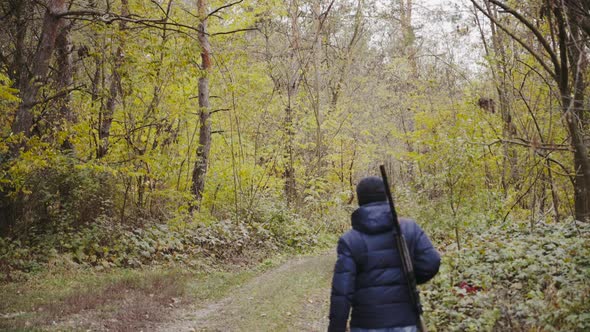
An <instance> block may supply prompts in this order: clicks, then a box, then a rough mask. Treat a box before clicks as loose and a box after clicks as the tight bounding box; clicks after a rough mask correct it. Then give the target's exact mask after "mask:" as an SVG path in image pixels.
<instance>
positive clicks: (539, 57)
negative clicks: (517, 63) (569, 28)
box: [471, 0, 560, 81]
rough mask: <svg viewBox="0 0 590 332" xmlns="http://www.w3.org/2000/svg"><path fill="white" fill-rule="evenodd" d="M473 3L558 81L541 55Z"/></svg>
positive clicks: (552, 54)
mask: <svg viewBox="0 0 590 332" xmlns="http://www.w3.org/2000/svg"><path fill="white" fill-rule="evenodd" d="M471 2H472V3H473V5H474V6H475V7H476V8H477V9H478V10H479V11H480V12H481V13H482V14H484V15H485V16H487V18H489V19H490V21H492V22H494V24H495V25H496V26H498V27H499V28H500V29H502V31H504V32H506V34H508V35H509V36H510V37H512V38H513V39H514V40H516V42H517V43H519V44H520V45H522V47H524V48H525V49H526V50H527V51H528V52H529V53H530V54H531V55H532V56H533V57H534V58H535V59H536V60H537V61H538V62H539V64H540V65H541V66H542V67H543V69H545V70H546V71H547V73H549V75H551V77H552V78H553V79H555V80H556V81H557V75H556V74H555V71H554V70H551V68H549V65H547V63H545V60H543V58H542V57H541V55H539V54H538V53H537V52H535V50H533V49H532V47H531V46H530V45H528V44H526V43H525V42H524V41H523V40H522V39H520V38H518V37H517V36H516V35H515V34H514V33H512V32H511V31H510V30H508V28H506V27H505V26H504V25H503V24H501V23H500V22H498V20H496V19H495V18H494V17H493V16H492V15H490V13H488V12H487V11H485V10H484V9H483V8H482V7H481V6H480V5H479V4H478V3H477V1H476V0H471ZM551 56H552V59H553V57H554V56H555V54H554V53H553V52H552V53H551ZM559 68H560V67H559V63H558V66H557V67H556V69H559Z"/></svg>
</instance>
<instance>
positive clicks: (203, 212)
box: [0, 0, 590, 330]
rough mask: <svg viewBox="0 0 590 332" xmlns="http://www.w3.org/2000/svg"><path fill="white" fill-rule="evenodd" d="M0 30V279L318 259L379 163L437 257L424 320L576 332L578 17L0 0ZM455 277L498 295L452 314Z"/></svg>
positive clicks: (582, 170) (248, 3) (395, 8)
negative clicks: (306, 256) (60, 267)
mask: <svg viewBox="0 0 590 332" xmlns="http://www.w3.org/2000/svg"><path fill="white" fill-rule="evenodd" d="M0 18H1V19H0V45H1V46H0V108H1V110H2V112H1V113H0V137H1V139H0V174H1V176H0V234H1V237H0V269H1V271H2V272H3V274H2V278H3V281H4V282H19V281H21V280H26V279H27V278H29V277H30V275H34V274H35V273H36V272H38V271H42V270H44V269H46V268H47V267H48V266H51V265H52V264H59V263H56V262H63V261H67V262H70V263H72V264H79V265H83V266H87V267H89V268H104V269H110V268H118V267H132V268H137V267H141V266H146V265H153V264H180V265H182V266H185V267H187V268H195V269H198V268H199V266H200V264H204V263H203V261H205V262H209V263H211V264H214V263H215V262H217V263H219V262H233V263H236V262H237V263H240V262H249V261H257V260H259V259H260V258H261V257H265V255H268V254H269V253H270V252H273V251H277V250H279V251H296V252H302V251H306V250H310V248H315V247H318V246H320V247H326V246H333V245H334V243H335V242H334V238H335V236H337V235H339V234H341V233H342V232H343V231H344V230H346V229H347V228H348V227H349V226H348V220H349V213H350V212H351V211H352V210H353V209H354V207H355V197H354V196H355V193H354V186H355V184H356V182H357V181H358V180H359V179H360V178H362V177H364V176H367V175H376V174H377V169H378V165H379V164H382V163H384V164H385V165H386V167H387V169H388V171H389V174H390V177H391V182H392V183H393V186H394V188H393V189H394V196H395V198H396V203H397V206H398V208H399V209H400V213H401V214H404V215H408V216H411V217H414V218H416V219H417V220H418V221H419V223H420V224H421V225H422V226H423V227H424V228H425V229H426V230H427V231H428V233H429V234H431V236H432V237H433V239H434V240H435V242H436V244H437V247H439V248H441V250H442V251H443V252H444V253H445V264H446V265H445V266H446V267H445V269H446V270H444V273H445V275H446V276H447V277H448V278H446V277H444V278H440V280H441V281H439V282H435V284H434V285H433V286H431V287H433V290H430V291H426V298H427V299H429V301H432V302H433V303H439V305H441V307H440V308H438V309H432V308H431V310H438V311H436V312H437V313H438V314H440V317H439V318H438V320H437V321H436V322H435V321H434V320H433V321H432V323H431V324H436V326H437V327H439V328H443V330H445V329H446V328H448V329H451V327H455V328H456V329H459V330H465V329H468V324H474V325H469V326H471V328H475V330H477V329H478V328H481V327H482V326H487V327H488V328H497V329H499V330H502V328H507V327H506V326H510V328H511V329H516V327H515V326H520V327H522V328H523V329H524V328H525V327H526V328H531V327H538V326H541V327H542V329H545V330H552V329H554V330H555V329H560V328H564V329H569V330H576V329H579V330H583V329H585V328H589V327H590V316H589V315H588V314H584V312H586V313H587V312H588V311H589V310H588V303H589V302H588V293H589V292H588V289H589V288H588V287H589V285H588V282H587V280H588V278H587V277H588V273H589V272H588V270H589V268H588V267H589V266H590V261H589V260H588V258H587V257H589V256H588V253H589V252H590V248H589V247H588V244H587V243H585V242H586V241H585V239H587V238H588V236H589V235H590V228H589V227H588V219H589V218H590V154H589V152H588V147H589V145H590V136H589V118H588V117H589V114H588V112H589V109H590V97H589V92H590V91H589V88H588V82H589V80H590V67H589V61H590V57H589V51H590V4H588V3H587V2H585V1H582V0H579V1H576V0H526V1H506V2H505V1H500V0H472V1H454V2H446V1H443V2H440V3H439V2H436V1H421V0H391V1H389V0H387V1H374V0H355V1H353V0H350V1H349V0H339V1H334V0H331V1H330V0H285V1H275V0H261V1H257V0H237V1H234V2H232V1H229V2H226V1H216V0H214V1H211V0H194V1H193V0H2V1H1V2H0ZM575 220H577V221H575ZM479 236H482V237H484V238H485V239H486V240H485V241H483V242H484V243H485V244H484V243H482V239H481V238H479ZM490 245H492V246H493V245H496V247H493V248H491V247H489V246H490ZM553 245H555V247H553ZM548 246H549V247H548ZM519 248H520V249H522V251H521V250H520V249H519ZM531 248H537V249H534V250H533V249H531ZM558 249H559V250H558ZM556 250H557V251H556ZM490 257H492V258H493V257H497V260H493V259H492V258H490ZM548 257H549V258H548ZM584 257H586V258H584ZM490 259H492V261H489V260H490ZM482 262H487V263H490V264H491V265H490V264H487V263H482ZM523 262H524V263H523ZM207 264H208V263H207ZM486 264H487V265H486ZM494 264H496V265H494ZM497 264H500V265H502V264H508V265H506V266H505V268H500V269H499V268H498V265H497ZM511 264H512V265H511ZM519 264H520V265H519ZM523 264H524V265H523ZM543 264H545V265H543ZM502 266H503V265H502ZM549 267H550V268H549ZM529 268H530V271H529V270H528V269H529ZM498 269H499V270H498ZM515 270H520V271H527V273H525V274H524V275H522V276H520V277H519V275H520V274H517V273H516V272H514V271H515ZM494 271H495V272H494ZM498 271H500V272H498ZM502 271H503V272H502ZM539 271H543V273H545V274H539V273H540V272H539ZM490 276H492V277H490ZM486 278H488V279H486ZM489 278H491V279H489ZM519 278H521V279H522V280H523V281H521V282H515V280H520V279H519ZM535 278H538V279H535ZM556 278H557V279H556ZM559 278H562V279H563V280H561V279H559ZM464 279H468V280H469V282H471V283H473V284H477V285H478V286H477V287H479V288H480V289H489V290H492V289H494V287H499V288H501V287H504V286H505V287H507V288H510V287H512V286H511V285H514V284H515V283H520V288H516V289H515V290H514V292H513V293H510V292H506V293H501V292H490V293H487V295H485V296H488V297H487V298H486V299H487V300H485V301H488V302H485V301H484V300H481V299H480V300H479V302H478V303H479V304H473V303H471V304H469V305H467V307H468V308H470V309H468V310H475V311H474V312H471V311H469V312H467V313H465V312H463V313H460V311H458V309H457V306H459V307H461V306H463V307H465V303H463V302H461V301H464V300H465V301H466V300H467V298H463V297H460V298H458V297H457V296H454V297H453V296H451V295H449V294H450V293H448V292H447V293H445V291H448V290H449V289H454V290H457V289H459V291H460V292H461V291H465V289H466V288H464V287H463V288H461V287H459V288H457V284H458V282H459V280H464ZM565 279H567V280H568V283H567V284H568V286H567V287H568V288H562V287H565V285H564V284H565ZM495 280H501V282H499V283H498V284H495ZM560 280H561V281H560ZM502 282H505V283H506V284H504V286H502ZM494 285H495V286H494ZM453 287H454V288H453ZM499 288H498V289H499ZM468 290H469V289H468ZM584 290H585V291H584ZM551 292H554V293H551ZM560 292H561V293H560ZM477 293H478V294H479V295H477V296H484V295H481V294H480V293H481V292H477ZM445 294H446V295H445ZM551 294H554V296H553V295H551ZM455 295H456V294H455ZM444 296H447V297H446V298H445V297H444ZM514 296H517V297H514ZM518 296H521V297H522V298H519V297H518ZM552 296H553V297H552ZM507 298H508V299H512V300H514V299H517V300H518V299H526V300H523V301H522V302H526V303H527V304H526V305H524V309H522V308H520V309H518V308H517V307H518V306H517V307H514V306H510V305H508V306H502V303H505V302H502V301H506V299H507ZM453 299H454V300H453ZM517 300H515V301H517ZM529 300H530V301H532V302H529ZM449 301H450V302H449ZM453 301H455V302H453ZM489 301H491V302H489ZM535 301H537V302H535ZM459 302H461V303H459ZM441 303H444V305H442V304H441ZM531 303H532V304H531ZM547 305H552V306H554V308H555V310H554V311H552V312H551V313H550V314H547V315H548V316H547V317H545V316H543V317H541V318H540V317H539V315H541V314H540V312H542V308H545V307H546V306H547ZM490 308H492V309H490ZM521 309H522V310H524V312H525V313H526V315H523V314H522V312H520V313H519V311H518V310H521ZM478 310H479V311H478ZM535 310H538V312H536V311H535ZM535 312H536V313H535ZM533 313H535V314H533ZM461 315H463V316H461ZM519 315H520V316H519ZM525 316H526V317H525ZM532 316H533V318H534V319H532V320H531V317H532ZM541 316H542V315H541ZM437 317H438V316H437ZM469 317H470V318H469ZM473 317H475V318H473ZM468 318H469V319H471V318H473V319H474V320H473V321H470V320H469V319H468ZM429 324H430V323H429ZM453 324H455V325H453ZM466 324H467V325H466ZM486 324H487V325H486ZM506 324H511V325H506ZM512 324H514V325H512ZM474 326H475V327H474ZM445 327H446V328H445Z"/></svg>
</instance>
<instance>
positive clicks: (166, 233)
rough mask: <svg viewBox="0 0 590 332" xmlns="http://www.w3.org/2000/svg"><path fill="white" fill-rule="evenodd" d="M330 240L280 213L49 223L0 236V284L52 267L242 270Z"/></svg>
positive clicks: (294, 216)
mask: <svg viewBox="0 0 590 332" xmlns="http://www.w3.org/2000/svg"><path fill="white" fill-rule="evenodd" d="M320 226H321V224H320ZM333 240H334V236H332V235H329V232H327V231H326V230H325V229H323V228H322V227H319V226H317V225H314V223H313V222H311V221H309V220H307V219H304V218H302V217H300V216H298V215H297V214H294V213H291V212H288V211H287V210H283V209H280V208H267V209H266V210H264V211H261V212H260V211H259V214H258V215H251V216H250V218H249V219H248V220H246V221H234V220H231V219H226V220H213V221H203V220H200V221H187V220H186V219H182V220H180V221H178V220H172V221H170V222H168V223H155V222H154V223H146V224H142V225H139V226H130V225H122V224H120V223H117V222H115V221H113V220H111V219H106V218H98V219H97V220H96V221H94V222H93V223H92V224H89V225H87V226H83V227H77V228H74V227H69V226H68V225H67V224H57V226H54V227H49V228H46V229H44V230H43V231H42V232H37V233H29V234H28V235H26V236H17V237H12V238H1V237H0V282H13V281H22V280H26V279H27V278H30V277H31V276H32V275H34V274H35V273H39V272H41V271H43V270H45V269H47V268H48V267H52V266H62V267H63V266H66V267H67V266H70V267H77V266H85V267H92V268H95V269H98V270H100V269H110V268H141V267H146V266H158V265H167V266H176V267H182V268H186V269H191V270H199V269H201V268H202V267H203V266H215V265H228V264H229V265H236V266H243V265H249V264H252V263H256V262H259V261H260V260H261V259H263V258H264V257H267V256H268V255H269V254H276V253H277V252H280V253H306V252H310V251H313V250H315V249H316V248H325V247H326V246H328V245H331V244H332V242H333Z"/></svg>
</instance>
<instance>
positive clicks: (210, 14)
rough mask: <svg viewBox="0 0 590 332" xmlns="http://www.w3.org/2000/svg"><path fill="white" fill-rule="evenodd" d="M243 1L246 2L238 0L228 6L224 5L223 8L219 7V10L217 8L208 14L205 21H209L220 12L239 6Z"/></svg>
mask: <svg viewBox="0 0 590 332" xmlns="http://www.w3.org/2000/svg"><path fill="white" fill-rule="evenodd" d="M243 1H244V0H238V1H236V2H232V3H228V4H227V5H223V6H221V7H219V8H216V9H214V10H213V11H212V12H210V13H209V14H207V17H205V19H208V18H209V17H211V16H214V15H215V14H216V13H217V12H219V11H220V10H223V9H226V8H229V7H232V6H235V5H237V4H239V3H241V2H243Z"/></svg>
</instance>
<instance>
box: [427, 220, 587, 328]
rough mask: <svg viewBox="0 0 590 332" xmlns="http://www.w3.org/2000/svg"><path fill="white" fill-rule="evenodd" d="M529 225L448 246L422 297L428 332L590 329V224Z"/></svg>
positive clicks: (491, 230)
mask: <svg viewBox="0 0 590 332" xmlns="http://www.w3.org/2000/svg"><path fill="white" fill-rule="evenodd" d="M528 227H529V225H528V224H511V225H507V226H497V227H491V228H489V229H488V230H487V231H485V232H482V233H481V234H471V236H469V237H467V236H466V237H465V243H464V244H463V246H462V249H461V250H460V251H457V250H456V248H448V250H447V251H446V252H445V253H444V256H443V265H442V268H441V273H439V275H437V276H436V277H435V278H434V279H433V281H432V282H431V283H429V284H428V285H426V286H425V287H424V288H423V291H422V294H423V295H422V296H423V302H424V303H425V304H426V305H427V307H426V308H425V311H426V318H427V320H428V322H429V323H430V325H431V326H430V327H431V328H432V329H433V330H437V331H588V330H590V284H589V283H588V281H589V280H590V243H589V242H588V238H589V237H590V225H589V224H587V223H579V222H564V223H561V224H542V223H541V224H537V225H534V228H533V229H532V230H531V229H529V228H528Z"/></svg>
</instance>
